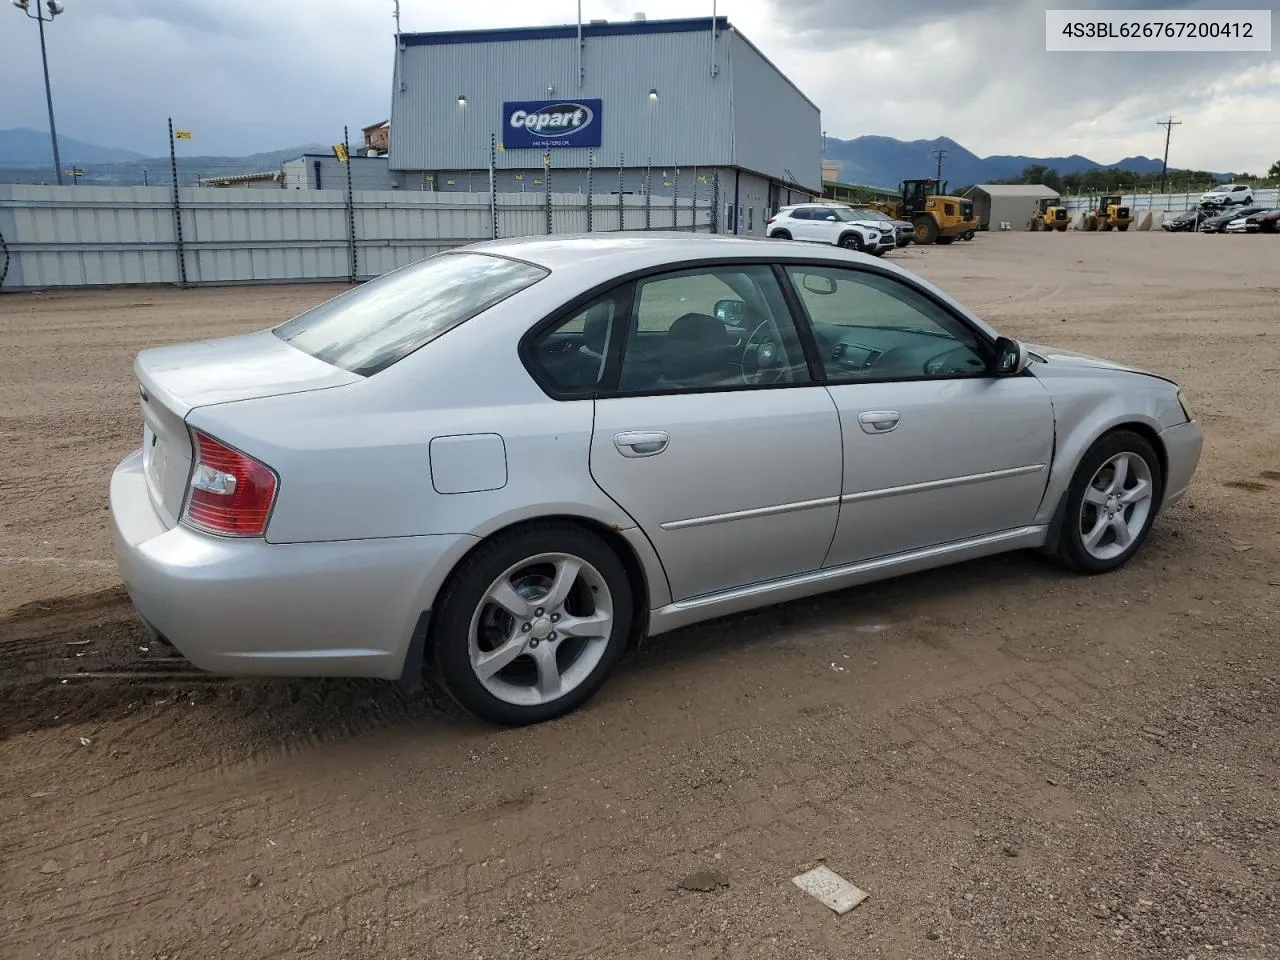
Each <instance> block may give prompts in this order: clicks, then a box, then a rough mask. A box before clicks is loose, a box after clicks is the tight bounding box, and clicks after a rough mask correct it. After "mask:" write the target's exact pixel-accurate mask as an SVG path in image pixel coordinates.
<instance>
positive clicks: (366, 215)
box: [0, 184, 719, 290]
mask: <svg viewBox="0 0 1280 960" xmlns="http://www.w3.org/2000/svg"><path fill="white" fill-rule="evenodd" d="M708 192H709V193H711V192H712V191H708ZM714 193H715V195H713V196H710V197H707V198H705V199H704V198H698V199H697V201H696V202H695V200H694V199H693V198H689V197H659V196H644V195H630V194H625V195H622V196H621V197H619V195H618V194H616V193H615V194H596V195H595V196H592V197H587V196H586V195H584V194H578V193H567V194H561V193H552V194H549V195H548V194H545V193H499V194H496V195H493V194H489V193H433V192H416V191H412V192H411V191H397V190H391V191H356V192H354V193H353V194H352V195H351V196H352V203H351V207H350V209H348V206H347V193H346V191H345V190H290V191H284V190H279V191H277V190H251V189H211V188H197V187H192V188H185V189H182V190H179V191H178V195H179V199H178V207H179V209H180V216H181V218H182V229H181V242H179V239H178V231H177V230H176V229H175V217H174V204H173V191H172V190H171V189H170V188H168V187H80V186H74V187H72V186H65V187H48V186H27V185H19V184H12V185H8V184H6V185H0V237H3V242H4V246H5V247H7V253H8V271H7V275H5V276H4V278H3V283H2V286H3V289H4V290H21V289H43V288H49V287H78V286H90V285H114V284H148V283H170V284H176V283H180V282H181V280H182V272H181V270H180V261H179V256H181V258H182V261H181V262H182V264H183V265H184V266H185V271H186V280H187V282H188V283H191V284H208V283H269V282H274V281H284V282H298V281H307V280H346V279H348V278H349V277H351V276H353V275H354V276H356V277H358V278H361V279H367V278H369V277H374V276H377V275H379V274H381V273H385V272H386V271H388V270H391V269H393V268H395V267H399V266H403V265H404V264H406V263H411V262H412V261H414V260H418V259H421V258H422V257H426V256H430V255H431V254H434V253H437V252H439V251H441V250H446V249H449V248H451V247H457V246H461V245H463V244H467V243H473V242H475V241H477V240H488V239H490V238H492V237H494V236H498V237H516V236H530V235H535V234H547V233H553V232H554V233H582V232H587V231H614V230H618V229H620V228H621V229H626V230H672V229H674V230H685V231H690V230H693V231H700V232H708V231H711V232H714V231H716V230H717V229H718V223H717V207H718V204H719V196H718V191H715V192H714ZM352 229H354V243H352V237H351V233H350V231H351V230H352ZM353 252H354V259H355V263H354V264H353V263H352V256H353ZM5 263H6V252H5V250H4V249H0V272H3V271H4V266H5Z"/></svg>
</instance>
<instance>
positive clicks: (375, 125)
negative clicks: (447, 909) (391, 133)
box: [360, 120, 391, 133]
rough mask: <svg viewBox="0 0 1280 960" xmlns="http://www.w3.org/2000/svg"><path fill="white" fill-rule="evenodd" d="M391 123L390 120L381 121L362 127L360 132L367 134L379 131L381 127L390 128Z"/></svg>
mask: <svg viewBox="0 0 1280 960" xmlns="http://www.w3.org/2000/svg"><path fill="white" fill-rule="evenodd" d="M390 123H391V121H390V120H379V121H378V122H377V123H371V124H369V125H368V126H367V127H361V128H360V132H361V133H367V132H368V131H370V130H377V129H378V128H379V127H385V126H388V125H390Z"/></svg>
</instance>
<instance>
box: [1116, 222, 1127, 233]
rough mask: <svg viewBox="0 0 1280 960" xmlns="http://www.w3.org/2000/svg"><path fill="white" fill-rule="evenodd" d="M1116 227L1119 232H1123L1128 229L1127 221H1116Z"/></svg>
mask: <svg viewBox="0 0 1280 960" xmlns="http://www.w3.org/2000/svg"><path fill="white" fill-rule="evenodd" d="M1116 229H1117V230H1119V231H1120V232H1121V233H1124V232H1125V231H1127V230H1128V229H1129V225H1128V224H1127V223H1117V224H1116Z"/></svg>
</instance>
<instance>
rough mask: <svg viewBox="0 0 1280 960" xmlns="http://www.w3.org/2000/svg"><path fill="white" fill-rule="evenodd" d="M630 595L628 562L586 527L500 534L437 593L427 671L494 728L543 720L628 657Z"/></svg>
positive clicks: (576, 702)
mask: <svg viewBox="0 0 1280 960" xmlns="http://www.w3.org/2000/svg"><path fill="white" fill-rule="evenodd" d="M633 603H634V600H633V595H632V590H631V584H630V581H629V580H628V578H627V573H626V570H625V568H624V567H623V565H622V561H621V560H619V559H618V556H617V555H616V554H615V553H614V552H613V550H612V549H611V548H610V547H609V545H608V544H607V543H605V542H604V541H603V540H601V539H600V538H599V537H598V536H597V535H595V534H594V533H591V532H590V531H587V530H584V529H582V528H580V527H577V526H574V525H572V524H568V523H560V522H544V523H538V524H533V525H530V526H528V527H524V528H521V529H517V530H513V531H511V532H509V533H505V534H499V535H498V536H496V537H494V538H493V539H491V540H489V541H487V542H486V543H484V544H482V545H481V546H480V547H478V548H477V549H476V550H475V551H474V552H473V553H471V554H470V555H468V556H467V558H466V559H465V560H464V561H463V562H462V563H461V564H460V565H459V567H458V569H457V571H456V572H455V573H454V575H453V576H452V577H451V578H450V581H449V584H448V585H447V586H446V587H445V589H444V590H443V591H442V593H441V597H440V600H439V602H438V603H437V605H436V608H435V611H434V616H433V623H432V628H431V648H430V660H429V663H430V666H431V669H432V672H433V673H434V674H435V676H436V678H437V679H438V680H439V681H440V683H441V685H442V686H443V687H444V688H445V689H446V690H447V691H448V692H449V694H450V695H451V696H452V697H453V698H454V699H455V700H456V701H458V703H459V704H460V705H461V706H462V707H463V708H464V709H466V710H468V711H470V712H471V713H473V714H475V715H476V716H478V717H480V718H482V719H484V720H488V721H490V722H491V723H497V724H504V725H508V726H519V725H524V724H530V723H540V722H542V721H544V720H550V719H553V718H554V717H558V716H561V715H563V714H566V713H568V712H570V711H571V710H574V709H576V708H577V707H579V706H581V705H582V704H583V703H585V702H586V700H587V699H588V698H589V697H590V696H591V695H592V694H594V693H595V692H596V690H598V689H599V688H600V686H601V685H602V684H603V683H604V681H605V679H606V678H607V677H608V675H609V673H610V671H612V669H613V667H614V665H615V664H616V663H617V661H618V659H619V657H621V656H622V653H623V651H624V650H625V648H626V644H627V637H628V632H629V631H630V629H631V623H632V610H633Z"/></svg>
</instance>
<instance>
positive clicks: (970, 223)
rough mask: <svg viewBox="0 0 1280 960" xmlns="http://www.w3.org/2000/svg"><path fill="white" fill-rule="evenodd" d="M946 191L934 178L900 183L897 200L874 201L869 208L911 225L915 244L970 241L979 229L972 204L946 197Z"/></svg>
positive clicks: (942, 181)
mask: <svg viewBox="0 0 1280 960" xmlns="http://www.w3.org/2000/svg"><path fill="white" fill-rule="evenodd" d="M946 189H947V184H946V181H944V180H938V179H937V178H930V179H919V180H903V181H902V193H901V194H900V195H899V196H897V197H888V198H884V199H880V200H874V201H872V202H871V204H870V206H871V207H873V208H875V209H876V210H879V211H881V212H883V213H887V214H888V215H889V216H891V217H893V219H895V220H906V221H908V222H910V223H912V224H914V225H915V228H916V236H915V240H916V243H951V242H952V241H955V240H959V239H962V238H963V239H966V240H971V239H973V234H974V232H975V231H976V230H977V229H978V218H977V217H976V216H975V215H974V212H973V201H972V200H967V199H965V198H964V197H953V196H949V195H948V194H947V193H946Z"/></svg>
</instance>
